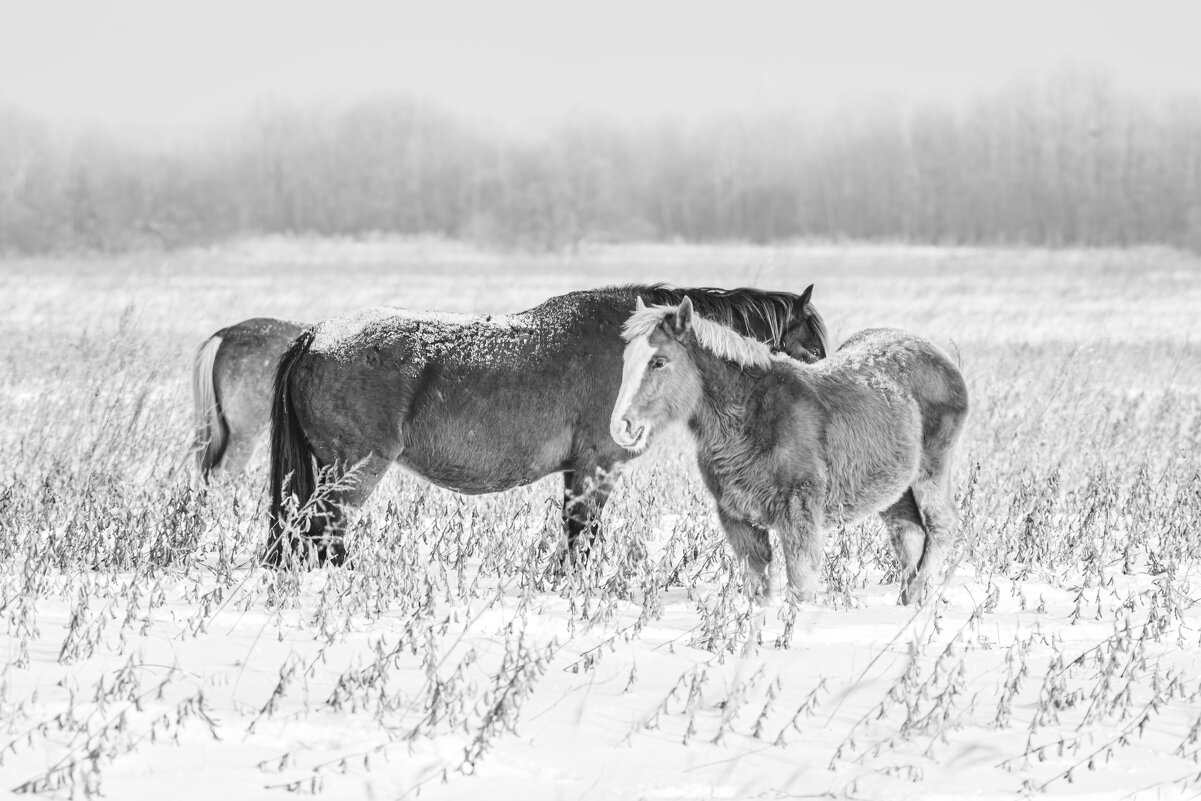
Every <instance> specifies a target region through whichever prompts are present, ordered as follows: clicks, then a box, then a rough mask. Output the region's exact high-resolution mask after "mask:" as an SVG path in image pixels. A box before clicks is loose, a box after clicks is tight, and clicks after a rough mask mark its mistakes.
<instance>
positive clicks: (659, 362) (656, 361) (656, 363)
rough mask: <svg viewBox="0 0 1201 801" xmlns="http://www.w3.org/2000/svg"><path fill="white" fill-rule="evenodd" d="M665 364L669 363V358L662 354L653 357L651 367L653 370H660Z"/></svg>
mask: <svg viewBox="0 0 1201 801" xmlns="http://www.w3.org/2000/svg"><path fill="white" fill-rule="evenodd" d="M665 364H667V359H664V358H663V357H662V356H656V357H655V358H653V359H651V365H650V367H651V369H652V370H658V369H659V368H660V367H662V366H663V365H665Z"/></svg>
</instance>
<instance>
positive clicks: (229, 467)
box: [213, 427, 263, 476]
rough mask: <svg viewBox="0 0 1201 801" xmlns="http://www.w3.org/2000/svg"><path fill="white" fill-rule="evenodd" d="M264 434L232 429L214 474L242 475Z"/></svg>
mask: <svg viewBox="0 0 1201 801" xmlns="http://www.w3.org/2000/svg"><path fill="white" fill-rule="evenodd" d="M262 433H263V432H261V431H251V432H249V433H246V432H243V431H241V430H236V429H234V428H233V427H230V429H229V440H228V442H227V444H226V446H225V452H224V453H222V454H221V461H220V462H218V463H217V464H216V465H215V466H214V468H213V473H214V474H216V475H218V476H238V475H241V474H242V471H244V470H245V469H246V465H247V464H249V463H250V457H251V456H253V455H254V448H255V445H257V444H258V439H259V437H260V435H261V434H262Z"/></svg>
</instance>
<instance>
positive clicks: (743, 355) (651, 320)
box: [621, 306, 775, 368]
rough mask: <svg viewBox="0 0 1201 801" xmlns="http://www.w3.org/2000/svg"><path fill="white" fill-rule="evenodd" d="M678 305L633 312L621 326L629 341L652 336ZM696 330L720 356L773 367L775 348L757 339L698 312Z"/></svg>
mask: <svg viewBox="0 0 1201 801" xmlns="http://www.w3.org/2000/svg"><path fill="white" fill-rule="evenodd" d="M675 310H676V307H675V306H646V307H644V308H641V309H638V310H637V311H635V312H634V313H633V314H631V315H630V317H629V319H627V320H626V322H625V325H624V326H623V327H622V329H621V335H622V337H623V338H624V339H625V341H626V342H630V341H632V340H635V339H637V338H639V337H649V336H650V335H651V333H652V332H653V331H654V330H655V329H656V328H658V327H659V326H660V325H661V324H662V323H663V321H664V320H665V319H666V318H667V316H668V315H670V314H672V313H674V312H675ZM692 330H693V332H694V333H695V334H696V341H697V342H698V343H699V344H700V345H701V347H703V348H704V349H705V350H707V351H709V352H710V353H712V354H713V355H714V356H717V357H718V358H719V359H725V360H727V361H731V362H734V363H735V364H738V365H740V366H742V367H762V368H766V367H770V366H771V364H772V362H773V361H774V359H775V357H774V356H773V354H772V352H771V348H769V347H768V346H767V345H765V344H763V343H762V342H760V341H759V340H757V339H752V338H750V337H744V336H743V335H742V334H739V333H738V332H736V331H735V330H734V329H732V328H729V327H727V326H724V325H721V324H720V323H715V322H713V321H712V320H706V319H705V318H704V317H701V316H699V315H698V314H696V313H695V312H693V314H692Z"/></svg>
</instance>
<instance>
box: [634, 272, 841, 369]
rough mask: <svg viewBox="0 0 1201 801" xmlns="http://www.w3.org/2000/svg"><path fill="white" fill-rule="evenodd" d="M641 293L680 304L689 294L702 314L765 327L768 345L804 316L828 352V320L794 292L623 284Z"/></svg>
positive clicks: (747, 326)
mask: <svg viewBox="0 0 1201 801" xmlns="http://www.w3.org/2000/svg"><path fill="white" fill-rule="evenodd" d="M622 288H623V289H627V290H629V291H632V292H634V293H635V294H636V295H638V296H640V297H641V298H642V300H643V302H644V303H646V304H648V305H655V304H668V303H670V304H673V305H674V304H678V303H680V302H681V301H682V300H683V299H684V296H685V295H687V296H688V297H690V298H691V299H692V305H693V307H694V308H695V309H696V311H697V312H698V313H699V314H701V315H702V316H703V317H705V318H707V319H709V320H712V321H714V322H716V323H721V324H722V325H727V326H738V327H741V328H742V329H743V330H746V331H762V332H764V335H765V336H766V337H768V339H767V340H766V341H767V343H768V344H769V345H775V344H777V343H779V342H780V340H781V338H782V337H783V336H784V332H785V331H787V330H788V327H789V326H790V324H792V323H793V322H794V321H795V320H798V319H804V321H805V324H806V325H807V326H808V327H809V331H810V333H811V334H812V335H813V336H814V337H815V338H816V339H817V340H818V341H819V342H820V343H821V350H822V352H821V353H817V354H814V355H815V356H816V357H817V358H819V359H824V358H825V357H826V356H827V355H829V352H830V348H829V338H828V335H827V333H826V323H825V321H824V320H823V319H822V316H821V315H820V314H819V313H818V311H817V309H816V308H814V306H813V304H812V303H805V305H804V308H801V296H800V295H794V294H793V293H791V292H768V291H767V290H763V289H755V288H753V287H738V288H737V289H716V288H714V287H687V288H681V287H675V286H668V285H667V284H648V285H638V284H630V285H628V286H626V287H622Z"/></svg>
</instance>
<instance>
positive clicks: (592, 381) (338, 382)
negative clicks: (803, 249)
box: [265, 285, 827, 565]
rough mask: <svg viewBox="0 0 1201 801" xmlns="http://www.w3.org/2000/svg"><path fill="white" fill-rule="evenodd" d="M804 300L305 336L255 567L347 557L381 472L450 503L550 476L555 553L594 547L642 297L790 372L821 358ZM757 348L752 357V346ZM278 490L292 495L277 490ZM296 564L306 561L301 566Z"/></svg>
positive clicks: (277, 391) (665, 297)
mask: <svg viewBox="0 0 1201 801" xmlns="http://www.w3.org/2000/svg"><path fill="white" fill-rule="evenodd" d="M812 289H813V287H812V286H810V287H808V288H807V289H806V290H805V291H804V292H803V293H802V294H800V295H794V294H792V293H787V292H765V291H761V290H756V289H733V290H720V289H707V288H702V289H688V290H684V289H676V288H672V287H666V286H662V285H654V286H623V287H607V288H602V289H594V290H588V291H583V292H572V293H569V294H567V295H561V296H558V297H554V298H551V299H550V300H547V301H546V302H544V303H542V304H541V305H539V306H535V307H534V308H532V309H529V310H527V311H524V312H520V313H518V314H512V315H495V316H493V315H488V316H484V315H462V314H445V313H439V312H413V311H405V310H400V309H390V308H379V309H368V310H366V311H363V312H360V313H358V314H356V315H353V316H350V317H344V318H337V319H333V320H327V321H325V322H324V323H321V324H319V325H317V326H316V327H314V328H312V329H310V330H309V331H306V332H305V333H303V334H302V335H301V336H300V337H298V338H297V339H296V341H295V342H293V343H292V345H291V347H289V348H288V351H287V352H286V353H285V354H284V355H283V357H282V358H281V359H280V361H279V367H278V369H277V371H276V376H275V387H274V398H273V401H272V406H271V478H270V482H271V506H270V512H269V518H270V534H269V541H268V546H267V551H266V554H265V562H266V563H267V564H269V565H279V564H280V563H281V562H282V561H283V559H284V554H285V550H287V549H286V548H285V546H289V548H290V549H295V548H298V547H299V546H300V545H302V544H307V545H309V546H314V551H313V552H312V554H311V555H312V556H314V557H315V558H316V560H317V562H318V563H322V562H326V561H329V562H332V563H334V564H340V563H341V562H342V561H343V560H344V558H345V550H344V548H343V545H342V533H343V532H344V529H345V525H346V521H345V512H346V510H347V509H349V508H354V507H357V506H359V505H361V504H362V503H363V502H364V501H365V500H366V499H367V497H368V496H369V495H370V494H371V492H372V490H373V489H374V488H375V486H376V484H377V483H378V482H379V480H380V478H381V477H382V476H383V475H384V473H385V472H386V471H387V469H388V468H389V466H391V465H392V464H393V463H394V462H395V463H397V464H400V465H402V466H403V467H405V468H407V469H409V470H410V471H412V472H414V473H417V474H418V475H420V476H423V477H425V478H426V479H428V480H430V481H432V482H434V483H435V484H437V485H439V486H442V487H446V488H448V489H452V490H455V491H457V492H463V493H470V494H477V493H485V492H497V491H500V490H506V489H510V488H512V487H516V486H520V485H523V484H528V483H530V482H533V481H536V480H538V479H540V478H542V477H543V476H545V475H548V474H549V473H554V472H560V471H562V473H563V480H564V486H565V490H566V491H565V493H564V500H563V525H564V528H565V530H566V533H567V542H568V545H569V548H573V547H578V546H579V544H580V540H581V536H582V535H583V540H584V543H585V547H586V543H587V541H589V540H590V539H591V538H592V537H593V536H595V535H596V534H597V533H599V524H598V520H599V516H600V513H601V511H602V509H603V507H604V505H605V501H606V500H607V499H608V497H609V493H610V492H611V491H612V488H613V483H614V481H615V480H616V472H615V468H616V467H618V466H619V465H620V464H621V463H623V462H625V461H628V460H629V459H630V458H632V457H631V454H629V453H628V452H627V451H626V450H625V449H624V448H620V447H618V446H617V445H616V443H614V442H613V440H612V439H611V438H610V436H609V412H610V410H611V409H612V408H613V402H614V399H615V398H616V394H617V387H618V384H620V381H621V354H622V349H623V347H624V343H623V342H622V338H621V325H622V323H623V322H624V321H625V320H626V318H627V317H629V316H630V313H631V312H632V311H633V310H634V305H635V301H636V300H637V299H638V298H640V297H646V298H650V299H651V300H652V301H655V302H662V303H672V302H679V300H680V299H682V298H683V297H684V296H685V293H687V294H688V295H690V296H691V297H693V298H695V302H696V304H697V307H698V308H701V309H704V310H705V313H706V314H709V315H711V316H712V317H713V318H714V319H719V320H722V321H723V322H726V323H728V324H729V325H731V326H733V327H735V328H736V329H737V330H739V331H742V332H745V333H746V334H748V335H750V336H752V337H755V338H757V339H761V340H763V341H765V342H767V343H770V344H771V346H772V347H773V348H776V349H778V350H784V351H786V352H788V353H790V354H793V355H794V356H796V357H798V358H803V359H806V360H816V359H820V358H823V357H824V356H825V355H826V352H827V345H826V330H825V325H824V323H823V322H822V319H821V317H820V315H819V314H818V313H817V311H816V310H815V309H814V308H813V306H812V304H810V303H809V296H810V293H811V292H812ZM765 347H766V346H765ZM324 468H332V469H333V470H334V471H335V472H337V471H342V470H346V469H348V468H354V473H353V477H352V478H353V480H352V482H351V485H350V486H344V487H340V488H337V489H335V490H333V491H332V492H331V493H330V494H329V497H328V498H327V501H328V502H326V503H325V504H324V509H323V510H322V511H321V513H320V514H309V515H302V516H299V517H300V522H299V523H296V522H294V521H291V520H289V519H288V515H286V514H285V512H284V498H285V495H284V493H285V492H286V491H290V493H291V494H292V495H294V496H295V498H296V500H297V501H298V502H299V504H300V507H301V508H304V505H305V504H307V503H309V501H310V499H311V498H313V496H314V494H315V493H316V492H317V491H318V490H317V486H318V481H319V478H320V476H319V475H318V471H320V470H322V469H324ZM288 482H290V486H288V487H285V484H287V483H288ZM302 558H303V559H304V561H306V562H307V561H308V556H307V555H305V556H304V557H302Z"/></svg>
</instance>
